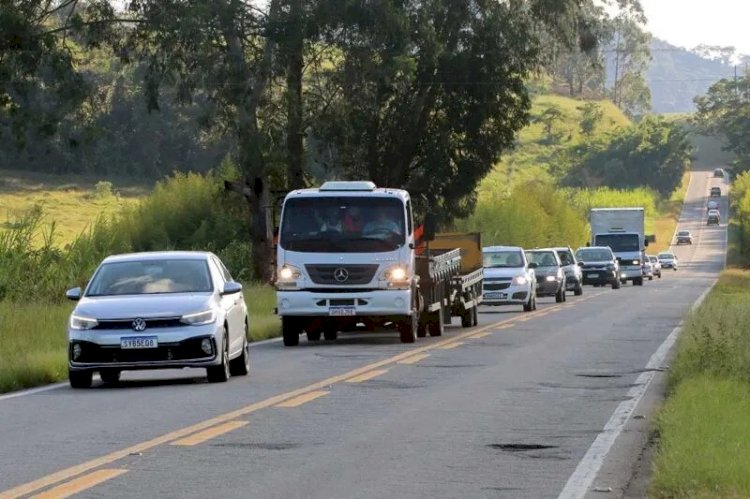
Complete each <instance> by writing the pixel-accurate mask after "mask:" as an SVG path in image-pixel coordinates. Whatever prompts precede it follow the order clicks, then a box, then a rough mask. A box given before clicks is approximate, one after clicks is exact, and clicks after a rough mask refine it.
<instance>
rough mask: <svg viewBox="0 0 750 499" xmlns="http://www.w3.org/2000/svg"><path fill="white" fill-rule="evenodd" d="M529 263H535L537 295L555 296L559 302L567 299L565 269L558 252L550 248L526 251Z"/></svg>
mask: <svg viewBox="0 0 750 499" xmlns="http://www.w3.org/2000/svg"><path fill="white" fill-rule="evenodd" d="M526 259H527V260H528V261H529V263H535V264H536V265H537V267H536V268H535V269H534V273H535V274H536V283H537V284H536V295H537V296H554V297H555V301H556V302H557V303H561V302H564V301H565V299H566V298H565V271H564V270H563V268H562V263H561V262H560V257H559V256H557V252H555V250H553V249H550V248H545V249H534V250H530V251H527V252H526Z"/></svg>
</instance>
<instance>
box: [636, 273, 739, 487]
mask: <svg viewBox="0 0 750 499" xmlns="http://www.w3.org/2000/svg"><path fill="white" fill-rule="evenodd" d="M748 324H750V272H748V271H744V270H739V269H731V270H727V271H725V272H724V273H723V274H722V275H721V277H720V279H719V282H718V283H717V285H716V287H715V288H714V289H713V290H712V291H711V293H710V294H709V295H708V297H707V298H706V300H705V301H704V303H703V304H702V305H701V307H699V308H698V309H697V310H695V311H694V312H693V313H691V314H690V315H689V316H688V318H687V319H686V320H685V326H684V329H683V332H682V334H681V336H680V339H679V341H678V344H677V354H676V357H675V359H674V362H673V364H672V368H671V370H670V376H669V397H668V399H667V401H666V403H665V405H664V407H663V408H662V410H661V412H660V415H659V419H658V423H657V426H658V430H659V435H660V438H659V448H658V451H657V456H656V459H655V462H654V468H653V469H654V475H653V479H652V482H651V486H650V494H649V495H650V496H653V497H660V498H661V497H663V498H671V497H705V498H708V497H748V496H750V355H748V352H750V328H749V326H748Z"/></svg>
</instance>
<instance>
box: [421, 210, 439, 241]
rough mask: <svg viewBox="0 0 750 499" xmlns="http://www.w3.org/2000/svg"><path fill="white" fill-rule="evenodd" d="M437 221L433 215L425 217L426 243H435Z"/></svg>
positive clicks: (429, 214)
mask: <svg viewBox="0 0 750 499" xmlns="http://www.w3.org/2000/svg"><path fill="white" fill-rule="evenodd" d="M436 225H437V220H435V215H434V214H432V213H428V214H427V215H425V217H424V237H423V239H424V240H425V241H434V240H435V233H436V232H437V227H436Z"/></svg>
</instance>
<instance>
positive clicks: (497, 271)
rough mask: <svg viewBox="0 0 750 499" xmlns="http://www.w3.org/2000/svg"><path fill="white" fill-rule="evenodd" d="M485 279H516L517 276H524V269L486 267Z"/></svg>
mask: <svg viewBox="0 0 750 499" xmlns="http://www.w3.org/2000/svg"><path fill="white" fill-rule="evenodd" d="M483 272H484V278H485V279H493V278H498V277H516V276H517V275H523V274H524V272H525V271H524V268H523V267H498V268H492V267H485V268H484V270H483Z"/></svg>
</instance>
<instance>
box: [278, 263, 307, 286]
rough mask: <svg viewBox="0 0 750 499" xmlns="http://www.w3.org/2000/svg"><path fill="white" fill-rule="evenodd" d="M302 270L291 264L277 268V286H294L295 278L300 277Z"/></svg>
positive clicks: (295, 283) (295, 284)
mask: <svg viewBox="0 0 750 499" xmlns="http://www.w3.org/2000/svg"><path fill="white" fill-rule="evenodd" d="M301 275H302V272H301V271H300V269H298V268H297V267H295V266H293V265H284V266H283V267H281V268H280V269H279V272H278V279H277V280H276V287H277V288H296V287H297V279H299V278H300V276H301Z"/></svg>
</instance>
